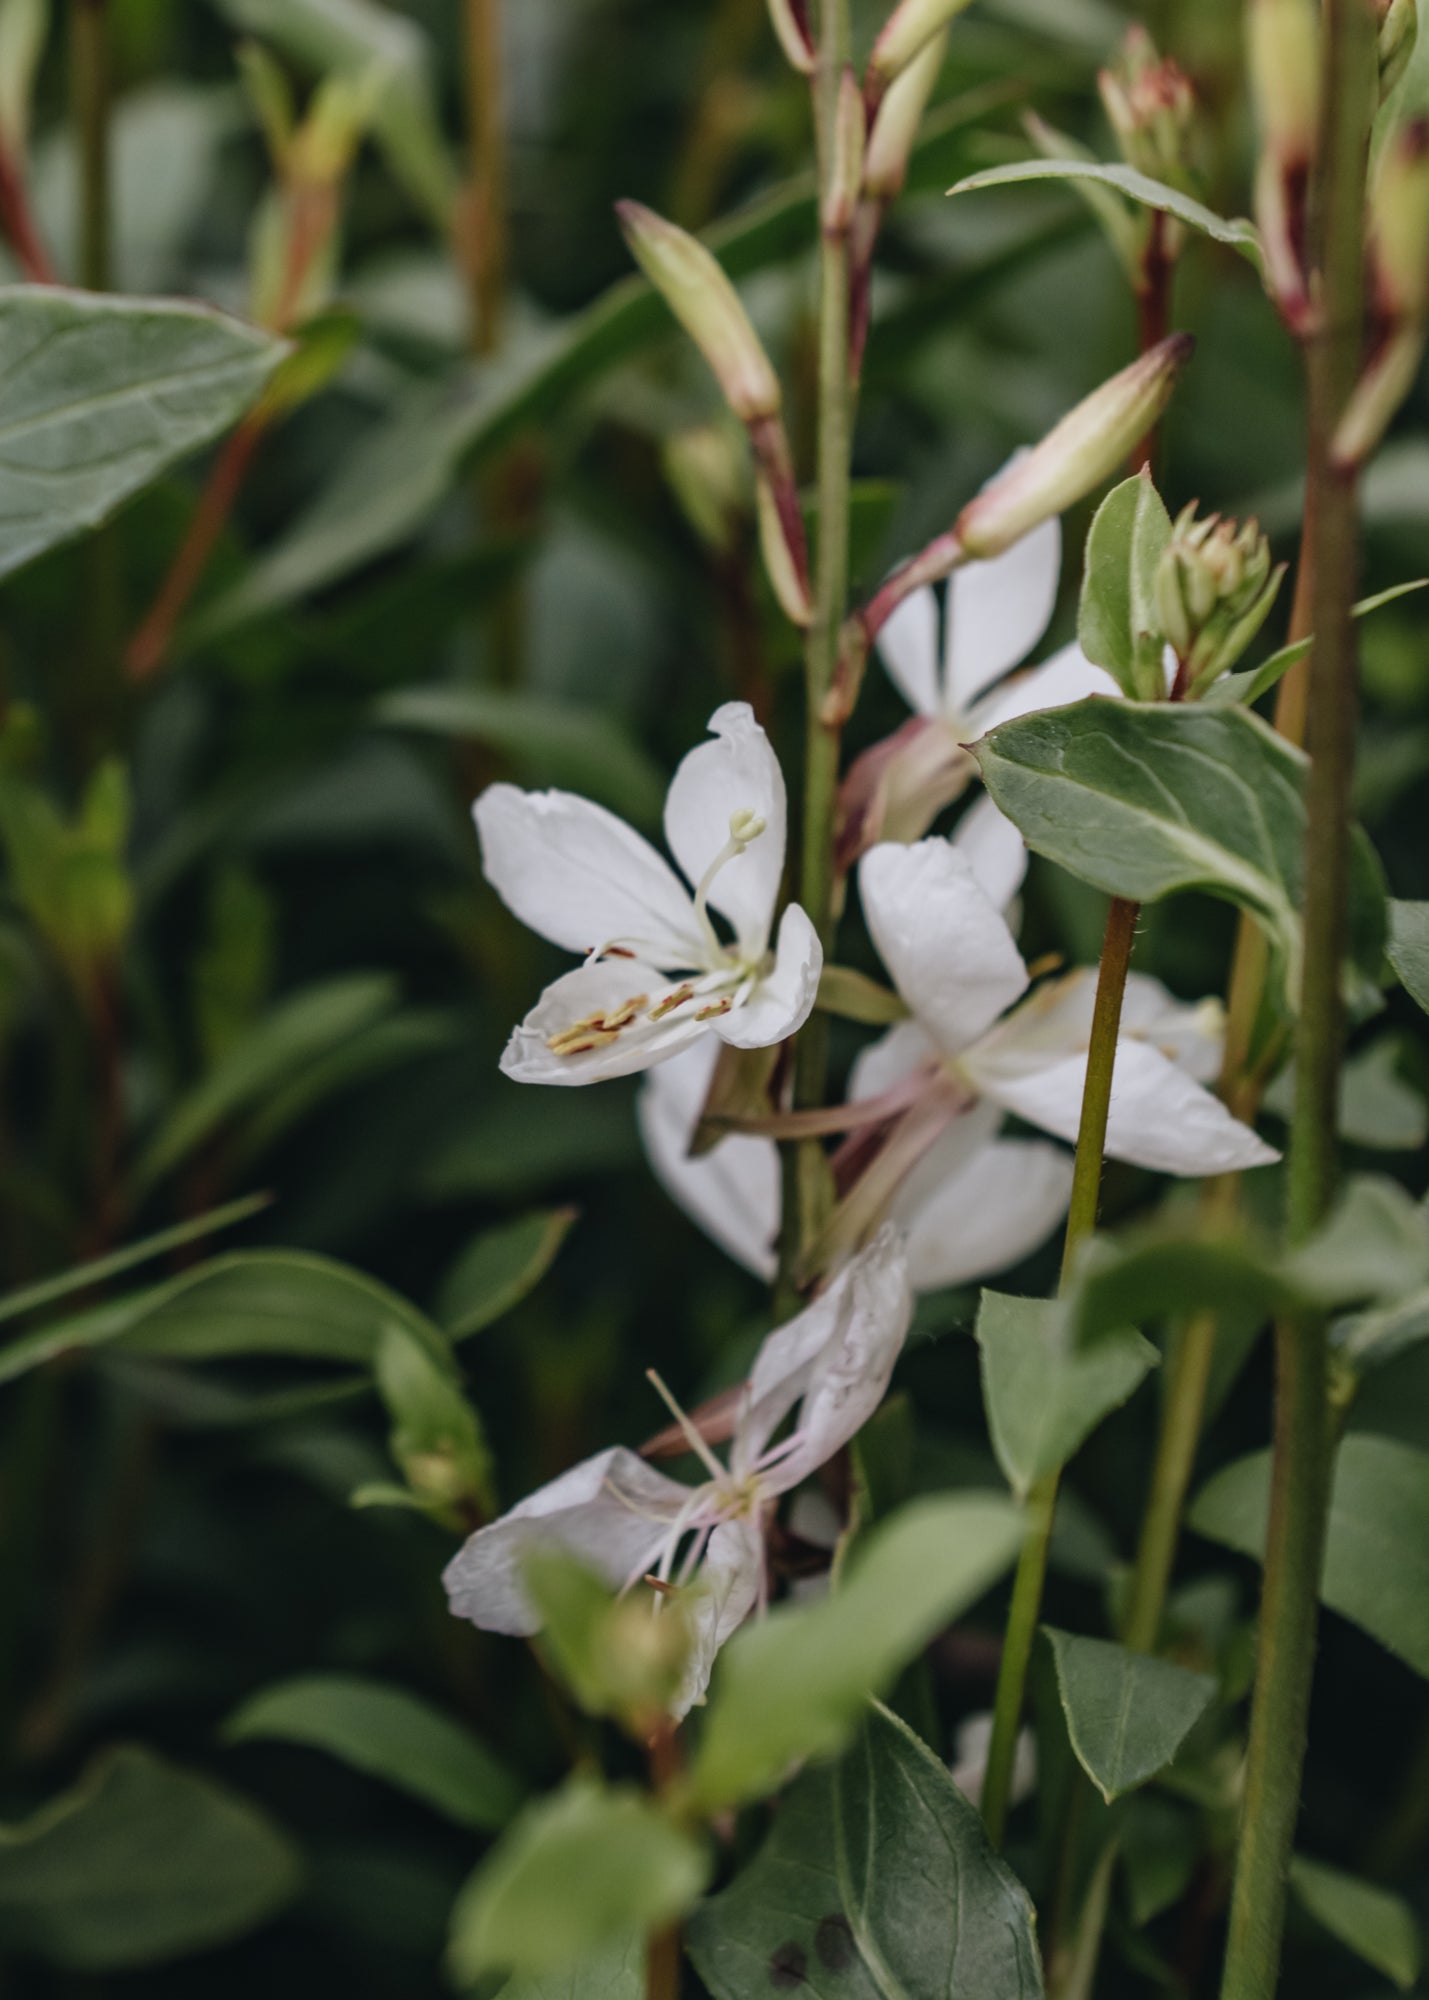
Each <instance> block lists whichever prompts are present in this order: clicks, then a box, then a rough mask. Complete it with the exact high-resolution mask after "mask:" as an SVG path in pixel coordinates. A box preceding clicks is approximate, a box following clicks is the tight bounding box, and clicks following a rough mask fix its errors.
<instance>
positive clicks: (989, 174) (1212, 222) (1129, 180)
mask: <svg viewBox="0 0 1429 2000" xmlns="http://www.w3.org/2000/svg"><path fill="white" fill-rule="evenodd" d="M1077 180H1085V181H1097V182H1099V183H1100V184H1101V185H1102V186H1103V187H1111V188H1115V189H1116V190H1117V191H1118V193H1120V194H1124V195H1126V196H1127V197H1128V199H1129V200H1131V201H1135V202H1140V203H1141V205H1142V206H1143V207H1144V208H1155V209H1159V210H1160V211H1161V212H1162V214H1164V215H1174V216H1175V218H1176V220H1177V221H1178V222H1184V223H1185V224H1186V227H1187V228H1188V229H1194V230H1197V231H1198V232H1199V233H1200V234H1201V235H1202V236H1209V237H1210V238H1211V239H1212V241H1213V242H1216V243H1228V244H1229V245H1230V246H1231V248H1232V249H1233V250H1238V251H1239V252H1240V254H1241V255H1242V257H1245V258H1247V259H1248V260H1249V261H1250V262H1251V263H1252V264H1254V265H1255V267H1256V269H1257V270H1259V269H1260V266H1261V247H1260V236H1259V233H1258V231H1257V230H1256V227H1255V224H1254V223H1253V222H1247V221H1246V220H1245V218H1244V217H1242V216H1235V217H1232V218H1231V219H1230V220H1229V221H1227V220H1226V218H1225V217H1224V216H1220V215H1217V214H1216V213H1215V212H1214V210H1212V209H1209V208H1207V207H1206V206H1205V205H1204V203H1202V202H1199V201H1193V200H1192V199H1191V197H1190V196H1189V195H1186V194H1182V193H1181V191H1180V190H1179V189H1178V188H1173V187H1168V186H1167V185H1166V183H1165V182H1164V181H1156V180H1152V179H1151V177H1150V175H1149V174H1141V173H1138V172H1137V171H1136V169H1135V167H1126V166H1122V165H1120V164H1119V163H1118V164H1108V163H1107V162H1104V161H1101V160H1018V161H1016V162H1014V163H1013V164H1012V165H1010V166H1005V167H988V168H987V169H985V171H984V172H982V173H980V174H970V175H969V176H968V177H967V179H966V180H961V181H959V182H958V183H957V185H956V187H951V188H949V189H948V193H949V194H974V193H976V192H977V191H978V190H979V189H981V188H991V187H1011V186H1014V185H1015V184H1016V183H1017V182H1019V181H1077Z"/></svg>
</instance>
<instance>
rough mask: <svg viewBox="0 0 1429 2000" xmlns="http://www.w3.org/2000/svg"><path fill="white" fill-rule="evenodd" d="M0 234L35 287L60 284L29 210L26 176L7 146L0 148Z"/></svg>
mask: <svg viewBox="0 0 1429 2000" xmlns="http://www.w3.org/2000/svg"><path fill="white" fill-rule="evenodd" d="M0 232H3V234H4V237H5V240H6V242H7V243H8V244H9V245H10V248H11V249H12V250H13V251H14V252H15V255H16V256H17V257H18V258H19V260H20V265H21V268H22V269H23V271H24V273H25V276H26V277H27V278H28V279H29V280H30V282H31V283H32V284H36V285H57V284H58V283H59V273H58V272H57V271H56V270H55V267H54V265H53V264H52V263H51V262H50V253H49V251H48V250H47V249H46V248H45V246H44V243H43V241H42V240H41V237H40V232H39V226H38V224H37V223H36V221H35V217H34V212H33V210H32V209H31V207H30V194H29V189H28V188H27V187H26V185H25V176H24V172H23V170H22V168H21V165H20V162H19V161H18V160H17V159H16V158H15V156H14V154H13V153H12V152H11V151H10V149H9V147H8V146H0Z"/></svg>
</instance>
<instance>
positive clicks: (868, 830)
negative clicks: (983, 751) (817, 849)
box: [835, 715, 977, 875]
mask: <svg viewBox="0 0 1429 2000" xmlns="http://www.w3.org/2000/svg"><path fill="white" fill-rule="evenodd" d="M976 775H977V764H976V762H975V761H974V759H973V757H972V755H971V753H970V752H969V751H967V750H965V749H964V748H963V746H962V743H961V742H960V741H959V731H958V730H957V729H956V728H955V727H954V726H953V724H952V723H950V722H949V721H948V720H947V718H946V717H945V716H941V715H935V716H924V715H915V716H914V717H913V718H912V720H911V721H909V722H905V723H904V724H903V726H902V728H901V729H895V730H894V732H893V734H892V735H891V736H887V737H885V738H884V740H883V741H882V742H881V743H875V744H874V745H873V746H872V747H871V748H870V749H868V750H865V751H864V752H863V753H862V755H860V756H858V757H855V759H854V761H853V763H852V764H850V766H849V768H848V771H847V773H846V774H845V776H844V781H843V783H842V785H841V786H840V787H839V817H838V836H837V849H836V853H835V866H836V867H837V868H838V870H839V873H840V874H843V875H846V874H847V873H848V871H849V869H850V868H852V866H853V864H854V863H855V861H857V860H858V858H859V856H860V855H861V854H865V853H867V851H868V849H869V848H870V847H876V846H877V845H878V843H879V841H881V840H894V841H912V840H921V839H922V837H923V835H924V834H925V833H926V832H927V831H928V828H929V827H930V826H931V825H932V824H933V821H934V820H935V819H936V818H937V817H938V814H939V813H940V812H941V811H942V810H943V808H944V806H950V805H951V804H952V803H953V801H954V799H960V798H961V797H962V795H963V793H964V792H965V791H966V790H967V788H968V785H969V783H970V782H971V781H972V779H973V778H974V777H975V776H976Z"/></svg>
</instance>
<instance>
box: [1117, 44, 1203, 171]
mask: <svg viewBox="0 0 1429 2000" xmlns="http://www.w3.org/2000/svg"><path fill="white" fill-rule="evenodd" d="M1097 88H1098V89H1099V91H1100V92H1101V100H1102V105H1103V107H1104V109H1105V111H1106V115H1107V118H1108V119H1109V120H1110V123H1111V128H1112V130H1113V131H1114V132H1115V133H1116V137H1117V143H1118V145H1119V146H1120V148H1121V156H1122V158H1123V159H1124V160H1125V161H1126V163H1127V165H1128V166H1131V167H1135V168H1136V170H1137V171H1138V173H1143V174H1149V175H1150V177H1151V178H1152V180H1158V181H1166V182H1169V183H1170V185H1171V186H1172V187H1185V186H1186V185H1187V183H1188V182H1189V181H1190V180H1191V179H1192V177H1193V170H1194V162H1193V159H1192V152H1193V150H1194V140H1195V124H1196V93H1195V91H1194V89H1193V88H1192V85H1191V79H1190V78H1189V77H1188V76H1187V74H1186V72H1185V71H1184V70H1183V69H1182V68H1181V66H1180V64H1179V63H1176V62H1173V61H1172V60H1171V58H1170V57H1169V56H1165V57H1163V56H1159V55H1158V54H1157V53H1156V45H1155V43H1154V42H1153V41H1152V39H1151V37H1150V35H1148V34H1147V32H1146V30H1145V28H1143V27H1141V26H1140V25H1139V24H1138V25H1137V26H1134V27H1131V28H1129V29H1128V30H1127V33H1126V39H1125V40H1124V41H1123V43H1122V45H1121V53H1120V55H1119V56H1118V57H1117V60H1116V62H1115V63H1114V64H1113V65H1112V66H1111V67H1110V68H1108V69H1104V70H1102V71H1100V72H1099V74H1098V76H1097Z"/></svg>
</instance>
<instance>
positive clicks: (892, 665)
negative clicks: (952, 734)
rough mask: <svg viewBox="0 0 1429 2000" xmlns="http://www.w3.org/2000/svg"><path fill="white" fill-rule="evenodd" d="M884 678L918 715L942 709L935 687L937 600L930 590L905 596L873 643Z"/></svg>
mask: <svg viewBox="0 0 1429 2000" xmlns="http://www.w3.org/2000/svg"><path fill="white" fill-rule="evenodd" d="M874 643H875V644H876V645H877V647H878V651H879V655H880V657H881V658H882V660H883V664H884V666H885V667H886V668H887V669H888V678H889V679H890V680H891V681H892V682H893V685H894V686H895V687H896V688H897V690H898V692H899V693H900V694H901V695H902V697H903V699H904V700H905V701H906V702H907V704H908V706H909V707H910V708H911V709H913V710H914V711H915V713H916V714H918V715H937V714H939V713H940V712H941V710H942V706H943V703H942V694H941V690H940V688H939V685H938V599H937V597H936V595H935V593H934V592H933V591H932V590H931V589H924V590H915V591H914V592H913V594H912V596H911V597H905V598H904V600H903V602H902V603H901V604H900V605H899V607H898V609H897V610H896V611H895V612H894V613H893V616H892V617H891V618H890V619H889V620H888V621H887V623H886V624H885V625H884V626H883V629H882V630H881V631H880V632H879V635H878V638H877V640H876V641H875V642H874Z"/></svg>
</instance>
